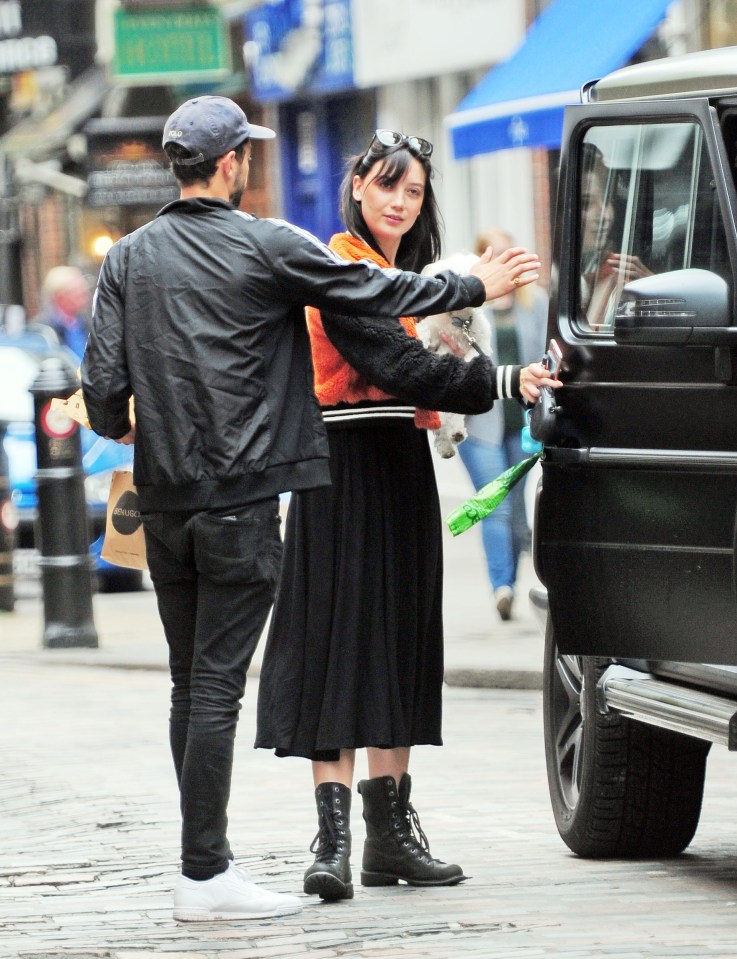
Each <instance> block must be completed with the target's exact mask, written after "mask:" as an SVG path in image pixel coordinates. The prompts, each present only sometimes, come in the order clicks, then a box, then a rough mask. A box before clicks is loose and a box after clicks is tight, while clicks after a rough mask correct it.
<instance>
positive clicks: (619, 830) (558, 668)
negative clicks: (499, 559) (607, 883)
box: [543, 619, 711, 858]
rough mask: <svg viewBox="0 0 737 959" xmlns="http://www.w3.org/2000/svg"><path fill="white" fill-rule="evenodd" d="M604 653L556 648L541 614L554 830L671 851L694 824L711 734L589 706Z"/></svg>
mask: <svg viewBox="0 0 737 959" xmlns="http://www.w3.org/2000/svg"><path fill="white" fill-rule="evenodd" d="M610 662H611V661H610V660H607V659H598V658H595V657H592V656H565V655H562V654H560V653H559V652H558V648H557V646H556V643H555V637H554V633H553V628H552V625H551V623H550V619H548V626H547V632H546V636H545V663H544V677H543V716H544V724H545V757H546V763H547V771H548V786H549V790H550V799H551V803H552V806H553V814H554V816H555V823H556V826H557V827H558V832H559V833H560V836H561V838H562V839H563V841H564V842H565V844H566V845H567V846H568V847H569V849H571V850H572V851H573V852H574V853H576V854H577V855H579V856H585V857H589V858H636V857H648V858H661V857H663V856H675V855H677V854H678V853H680V852H682V851H683V850H684V849H685V848H686V846H688V844H689V843H690V842H691V840H692V839H693V836H694V833H695V832H696V827H697V825H698V822H699V815H700V813H701V800H702V797H703V791H704V776H705V773H706V757H707V754H708V752H709V747H710V745H711V744H710V743H706V742H702V741H701V740H698V739H694V738H692V737H690V736H684V735H682V734H680V733H675V732H671V731H670V730H666V729H658V728H656V727H655V726H649V725H646V724H644V723H640V722H635V721H633V720H630V719H627V718H625V717H624V716H622V715H620V714H619V713H617V712H615V711H613V710H612V711H610V712H606V713H605V712H602V711H601V710H600V709H599V708H597V697H596V684H597V682H598V680H599V678H600V676H601V674H602V673H603V671H604V669H605V668H606V667H607V666H608V665H609V664H610Z"/></svg>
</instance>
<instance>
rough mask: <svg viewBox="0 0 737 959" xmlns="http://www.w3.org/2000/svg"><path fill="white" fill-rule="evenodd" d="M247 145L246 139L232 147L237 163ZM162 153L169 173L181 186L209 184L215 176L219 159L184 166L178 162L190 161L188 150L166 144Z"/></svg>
mask: <svg viewBox="0 0 737 959" xmlns="http://www.w3.org/2000/svg"><path fill="white" fill-rule="evenodd" d="M247 143H248V137H246V139H245V140H243V141H242V142H241V143H239V144H238V146H237V147H233V149H234V150H235V158H236V160H237V161H238V162H239V163H240V162H241V160H242V159H243V154H244V153H245V152H246V144H247ZM164 152H165V153H166V155H167V157H168V158H169V164H170V166H171V172H172V173H173V174H174V176H175V177H176V178H177V182H178V183H180V184H181V185H182V186H189V185H190V184H191V183H201V182H204V183H209V182H210V180H211V179H212V178H213V176H214V175H215V170H217V166H218V160H219V159H220V157H213V158H212V159H210V160H203V161H202V162H201V163H194V164H191V165H190V166H186V165H183V164H182V163H180V162H179V161H180V160H189V159H190V157H191V156H192V154H191V153H190V152H189V150H185V149H184V147H181V146H180V145H179V144H178V143H167V144H166V146H165V147H164ZM227 152H230V151H227Z"/></svg>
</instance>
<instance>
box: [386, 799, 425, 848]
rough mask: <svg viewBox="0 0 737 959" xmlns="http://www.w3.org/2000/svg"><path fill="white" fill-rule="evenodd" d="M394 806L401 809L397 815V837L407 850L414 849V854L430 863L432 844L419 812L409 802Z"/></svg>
mask: <svg viewBox="0 0 737 959" xmlns="http://www.w3.org/2000/svg"><path fill="white" fill-rule="evenodd" d="M393 805H394V806H397V805H399V807H400V812H398V813H397V814H396V821H397V825H398V826H399V829H398V830H397V837H398V838H399V839H401V840H402V842H403V844H404V846H405V847H406V848H408V849H412V847H414V850H413V852H414V854H415V855H418V856H420V857H421V858H422V859H424V860H425V861H426V862H429V861H430V860H431V859H432V855H431V853H430V842H429V840H428V838H427V836H426V835H425V831H424V829H423V828H422V825H421V824H420V817H419V815H418V814H417V810H416V809H415V807H414V806H413V805H412V803H411V802H410V801H409V800H407V801H406V802H405V803H401V802H400V803H396V802H395V803H393Z"/></svg>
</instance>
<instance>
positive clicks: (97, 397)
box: [82, 243, 132, 439]
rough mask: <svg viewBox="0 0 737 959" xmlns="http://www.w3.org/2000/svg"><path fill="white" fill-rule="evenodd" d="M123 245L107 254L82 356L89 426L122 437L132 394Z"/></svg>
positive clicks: (116, 437)
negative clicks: (124, 300)
mask: <svg viewBox="0 0 737 959" xmlns="http://www.w3.org/2000/svg"><path fill="white" fill-rule="evenodd" d="M121 261H122V244H120V243H118V244H116V245H115V246H114V247H112V249H111V250H110V252H109V253H108V255H107V257H106V258H105V261H104V263H103V265H102V270H101V271H100V278H99V280H98V283H97V289H96V290H95V296H94V300H93V310H92V328H91V330H90V335H89V338H88V340H87V348H86V349H85V353H84V357H83V359H82V393H83V395H84V401H85V405H86V407H87V415H88V417H89V421H90V426H91V427H92V429H93V430H94V431H95V433H99V434H100V436H109V437H110V438H111V439H119V438H120V437H121V436H125V434H126V433H128V432H129V430H130V428H131V422H130V418H129V404H128V401H129V398H130V396H131V393H132V389H131V384H130V378H129V375H128V363H127V360H126V355H125V334H124V326H123V300H122V296H121V272H122V271H121Z"/></svg>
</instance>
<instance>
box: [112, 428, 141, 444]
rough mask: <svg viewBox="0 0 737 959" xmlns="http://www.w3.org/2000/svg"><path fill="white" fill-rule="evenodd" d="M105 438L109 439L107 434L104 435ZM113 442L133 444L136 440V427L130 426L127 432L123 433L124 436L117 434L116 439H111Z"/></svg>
mask: <svg viewBox="0 0 737 959" xmlns="http://www.w3.org/2000/svg"><path fill="white" fill-rule="evenodd" d="M105 439H106V440H109V439H110V437H109V436H106V437H105ZM113 442H114V443H120V445H121V446H133V444H134V443H135V442H136V428H135V426H131V428H130V429H129V430H128V432H127V433H126V434H125V436H119V437H118V439H116V440H113Z"/></svg>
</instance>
